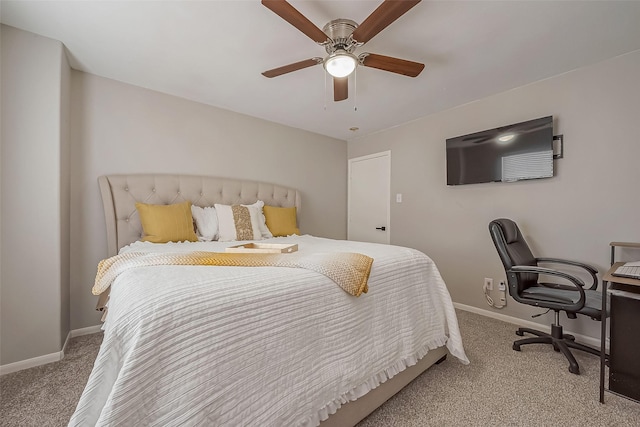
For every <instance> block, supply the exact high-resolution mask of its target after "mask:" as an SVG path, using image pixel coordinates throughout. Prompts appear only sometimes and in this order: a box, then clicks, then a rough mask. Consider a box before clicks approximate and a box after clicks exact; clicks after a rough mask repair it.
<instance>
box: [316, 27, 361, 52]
mask: <svg viewBox="0 0 640 427" xmlns="http://www.w3.org/2000/svg"><path fill="white" fill-rule="evenodd" d="M356 28H358V24H357V23H356V22H355V21H352V20H351V19H334V20H333V21H329V22H328V23H327V24H326V25H325V26H324V27H323V28H322V31H324V33H325V34H326V35H327V36H329V38H331V40H333V43H327V44H326V45H325V49H326V51H327V53H328V54H332V53H334V52H335V51H336V50H338V49H342V50H344V51H346V52H349V53H352V52H353V51H354V50H355V48H356V47H357V43H356V42H355V41H354V40H353V38H352V37H351V33H353V32H354V30H355V29H356Z"/></svg>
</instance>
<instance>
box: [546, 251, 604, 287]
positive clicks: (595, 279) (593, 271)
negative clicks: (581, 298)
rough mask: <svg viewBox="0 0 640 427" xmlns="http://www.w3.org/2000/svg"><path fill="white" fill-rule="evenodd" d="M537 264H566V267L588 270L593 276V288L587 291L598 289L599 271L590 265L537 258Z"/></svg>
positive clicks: (564, 260)
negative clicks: (571, 266)
mask: <svg viewBox="0 0 640 427" xmlns="http://www.w3.org/2000/svg"><path fill="white" fill-rule="evenodd" d="M536 262H550V263H554V264H566V265H573V266H575V267H580V268H583V269H585V270H587V272H588V273H589V274H590V275H591V280H592V283H591V286H590V287H589V288H587V289H590V290H594V289H596V288H597V287H598V276H597V274H598V270H597V269H596V268H594V267H592V266H590V265H589V264H584V263H582V262H578V261H571V260H568V259H560V258H536Z"/></svg>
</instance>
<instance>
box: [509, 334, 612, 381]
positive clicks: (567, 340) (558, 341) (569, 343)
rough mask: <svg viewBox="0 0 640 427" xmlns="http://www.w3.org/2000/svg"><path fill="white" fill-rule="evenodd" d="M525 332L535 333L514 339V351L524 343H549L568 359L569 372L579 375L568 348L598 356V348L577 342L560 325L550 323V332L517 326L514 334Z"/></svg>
mask: <svg viewBox="0 0 640 427" xmlns="http://www.w3.org/2000/svg"><path fill="white" fill-rule="evenodd" d="M525 333H528V334H531V335H535V337H532V338H525V339H522V340H518V341H515V342H514V343H513V349H514V350H515V351H520V346H522V345H525V344H551V345H553V349H554V350H555V351H559V352H561V353H562V354H564V357H566V358H567V360H568V361H569V372H571V373H572V374H576V375H580V367H579V366H578V362H576V358H575V357H573V354H571V351H570V350H569V348H575V349H577V350H581V351H586V352H587V353H591V354H595V355H596V356H600V350H599V349H595V348H592V347H588V346H586V345H584V344H580V343H577V342H576V338H575V337H574V336H573V335H570V334H564V333H563V332H562V326H560V325H551V333H550V334H548V333H546V332H542V331H537V330H535V329H530V328H519V329H518V330H517V331H516V334H517V335H520V336H524V334H525Z"/></svg>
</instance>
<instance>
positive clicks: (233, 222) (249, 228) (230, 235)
mask: <svg viewBox="0 0 640 427" xmlns="http://www.w3.org/2000/svg"><path fill="white" fill-rule="evenodd" d="M214 206H215V208H216V213H217V214H218V241H220V242H231V241H235V240H262V233H261V231H260V225H259V219H260V217H259V214H260V211H259V210H258V209H257V208H255V207H253V206H243V205H219V204H216V205H214Z"/></svg>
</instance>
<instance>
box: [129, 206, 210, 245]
mask: <svg viewBox="0 0 640 427" xmlns="http://www.w3.org/2000/svg"><path fill="white" fill-rule="evenodd" d="M136 209H137V210H138V215H140V222H141V223H142V230H143V231H144V237H143V238H142V241H143V242H152V243H167V242H184V241H185V240H187V241H189V242H197V241H198V237H197V236H196V233H195V232H194V231H193V217H192V215H191V202H188V201H187V202H183V203H176V204H174V205H147V204H145V203H136Z"/></svg>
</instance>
